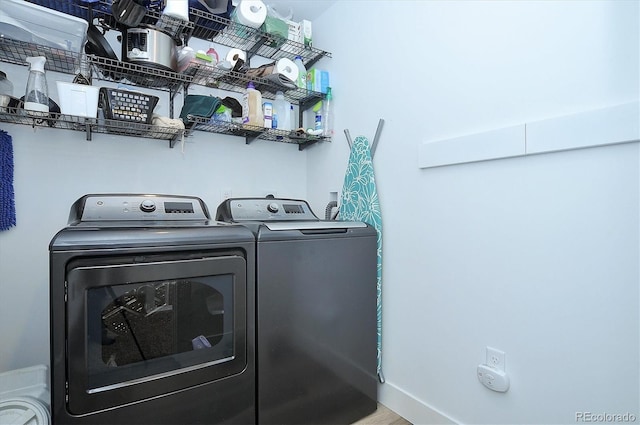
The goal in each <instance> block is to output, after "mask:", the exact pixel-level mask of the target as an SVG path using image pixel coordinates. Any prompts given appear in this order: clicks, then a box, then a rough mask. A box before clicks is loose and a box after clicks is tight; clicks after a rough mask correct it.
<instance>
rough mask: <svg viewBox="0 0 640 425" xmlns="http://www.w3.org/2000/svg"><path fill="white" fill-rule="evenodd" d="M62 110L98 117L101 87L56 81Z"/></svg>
mask: <svg viewBox="0 0 640 425" xmlns="http://www.w3.org/2000/svg"><path fill="white" fill-rule="evenodd" d="M56 85H57V86H58V97H59V99H60V112H61V113H63V114H65V115H75V116H78V117H89V118H96V116H97V112H98V92H99V91H100V88H99V87H94V86H87V85H84V84H74V83H66V82H63V81H56Z"/></svg>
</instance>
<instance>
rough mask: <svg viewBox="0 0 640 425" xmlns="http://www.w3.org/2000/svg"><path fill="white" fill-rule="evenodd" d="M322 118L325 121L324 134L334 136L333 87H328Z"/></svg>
mask: <svg viewBox="0 0 640 425" xmlns="http://www.w3.org/2000/svg"><path fill="white" fill-rule="evenodd" d="M322 119H323V121H324V123H323V129H322V135H323V136H324V137H333V94H332V93H331V87H327V97H326V98H325V99H324V102H323V104H322Z"/></svg>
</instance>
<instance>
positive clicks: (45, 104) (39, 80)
mask: <svg viewBox="0 0 640 425" xmlns="http://www.w3.org/2000/svg"><path fill="white" fill-rule="evenodd" d="M46 61H47V59H46V58H45V57H44V56H33V57H28V58H27V62H29V79H28V80H27V89H26V91H25V95H24V110H25V111H27V114H29V115H33V116H48V115H49V90H48V88H47V77H46V75H45V73H44V64H45V62H46Z"/></svg>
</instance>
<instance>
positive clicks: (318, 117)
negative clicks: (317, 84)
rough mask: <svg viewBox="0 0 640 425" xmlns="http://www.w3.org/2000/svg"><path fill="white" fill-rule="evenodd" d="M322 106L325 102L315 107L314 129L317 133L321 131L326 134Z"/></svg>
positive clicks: (320, 102)
mask: <svg viewBox="0 0 640 425" xmlns="http://www.w3.org/2000/svg"><path fill="white" fill-rule="evenodd" d="M322 104H323V102H322V101H319V102H318V103H316V104H315V105H314V106H313V112H314V115H315V119H314V125H313V129H314V130H315V131H318V130H320V131H322V133H324V127H323V125H324V123H323V122H322Z"/></svg>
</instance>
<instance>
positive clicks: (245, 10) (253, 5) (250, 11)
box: [233, 0, 267, 28]
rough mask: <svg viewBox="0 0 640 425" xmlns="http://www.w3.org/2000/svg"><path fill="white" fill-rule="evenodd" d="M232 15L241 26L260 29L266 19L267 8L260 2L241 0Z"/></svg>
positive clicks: (257, 0) (259, 0) (258, 0)
mask: <svg viewBox="0 0 640 425" xmlns="http://www.w3.org/2000/svg"><path fill="white" fill-rule="evenodd" d="M233 14H234V17H235V19H236V20H237V21H238V22H239V23H241V24H242V25H245V26H247V27H251V28H260V25H262V24H263V23H264V21H265V19H267V6H266V5H265V4H264V3H263V2H262V1H261V0H242V1H241V2H240V4H239V5H238V7H236V9H235V10H234V11H233Z"/></svg>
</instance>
